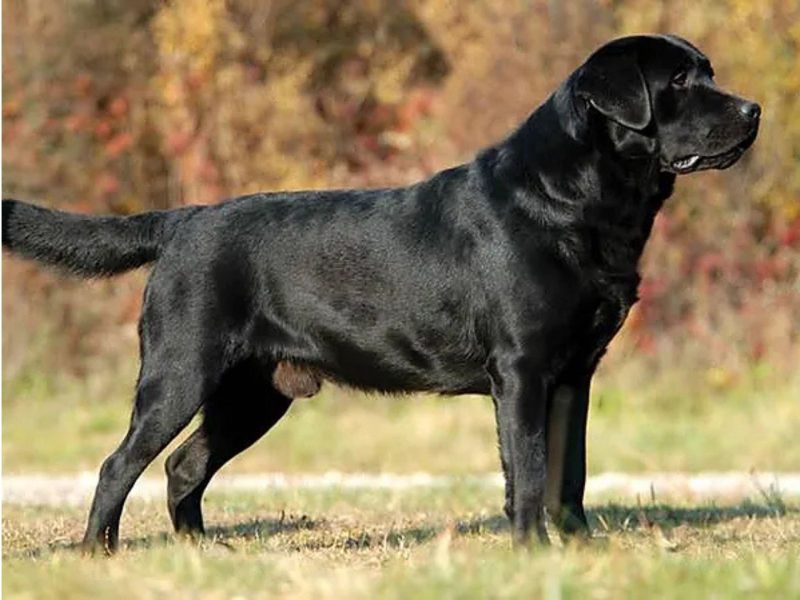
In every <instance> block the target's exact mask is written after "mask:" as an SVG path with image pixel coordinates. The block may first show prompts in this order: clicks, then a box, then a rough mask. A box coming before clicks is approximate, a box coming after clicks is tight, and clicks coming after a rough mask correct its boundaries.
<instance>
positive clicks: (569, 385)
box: [546, 372, 591, 536]
mask: <svg viewBox="0 0 800 600" xmlns="http://www.w3.org/2000/svg"><path fill="white" fill-rule="evenodd" d="M590 381H591V372H587V373H582V374H581V375H580V376H577V377H573V378H570V379H569V380H568V381H565V382H562V383H560V384H559V385H558V386H556V387H555V389H554V390H553V393H552V395H551V398H550V401H549V403H548V408H547V499H546V504H547V509H548V512H549V513H550V518H551V519H553V521H554V523H555V525H556V526H557V527H558V528H559V530H560V531H561V533H562V534H565V535H582V536H588V535H589V525H588V523H587V521H586V513H585V512H584V509H583V492H584V488H585V486H586V419H587V416H588V411H589V384H590Z"/></svg>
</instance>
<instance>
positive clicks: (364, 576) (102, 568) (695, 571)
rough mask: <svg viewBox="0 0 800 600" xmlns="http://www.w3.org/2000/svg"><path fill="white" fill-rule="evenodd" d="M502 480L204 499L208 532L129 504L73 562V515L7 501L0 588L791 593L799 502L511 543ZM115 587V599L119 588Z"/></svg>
mask: <svg viewBox="0 0 800 600" xmlns="http://www.w3.org/2000/svg"><path fill="white" fill-rule="evenodd" d="M499 504H500V498H499V497H498V490H496V489H487V488H485V487H475V486H469V485H461V484H454V485H453V486H452V487H449V488H445V489H435V490H433V489H432V490H425V489H423V490H419V489H417V490H407V491H368V492H367V491H355V490H350V491H282V492H270V493H268V494H261V495H258V496H255V495H251V494H218V493H216V494H215V493H211V494H209V499H208V501H207V503H206V513H207V516H208V521H209V524H210V525H212V527H211V530H210V533H211V535H212V538H213V541H209V542H205V543H203V544H202V545H200V546H197V545H194V544H192V543H190V542H176V541H174V540H173V539H172V537H171V536H170V535H168V534H167V532H168V530H169V526H168V521H167V517H166V511H165V510H164V508H163V507H162V506H161V504H160V503H153V502H137V501H134V502H132V503H131V505H130V507H129V509H128V511H127V513H126V515H125V517H124V518H123V525H122V527H123V538H124V539H125V540H126V541H125V547H124V549H123V550H122V551H121V552H120V554H118V555H117V556H115V557H113V558H111V559H98V558H95V559H89V558H84V557H81V556H80V555H79V554H78V553H77V552H75V551H74V550H73V549H72V548H71V547H70V545H71V543H72V542H73V541H74V540H77V539H79V538H80V535H81V532H82V527H83V524H84V517H85V514H84V512H85V511H84V510H82V509H74V508H58V509H54V508H48V509H43V508H30V507H20V506H14V505H11V506H6V507H5V508H4V515H3V538H4V539H3V541H4V560H3V592H4V597H7V598H58V599H62V598H69V597H83V596H92V597H98V598H105V597H109V598H110V597H114V598H119V597H123V596H124V597H126V598H156V597H158V598H164V597H169V598H197V597H203V598H234V597H236V598H257V597H273V596H278V597H287V598H305V597H315V598H320V597H327V598H334V597H335V598H341V597H347V598H350V597H364V598H367V597H375V596H376V595H380V596H383V597H389V598H412V597H413V598H488V597H494V598H503V597H521V598H538V597H541V598H561V597H565V598H624V597H630V598H647V597H653V598H681V599H682V600H685V599H686V598H795V597H800V552H799V551H798V549H800V506H796V505H789V506H785V505H784V504H783V503H781V502H757V503H743V504H737V505H732V506H703V507H698V506H689V505H685V504H682V503H680V502H676V503H675V504H673V505H670V506H663V505H655V504H645V505H644V506H636V505H635V504H634V505H632V506H620V505H615V504H609V503H607V502H605V501H602V500H599V501H597V503H596V504H595V505H594V506H593V508H592V510H591V513H590V519H591V521H592V523H593V526H594V528H595V530H596V532H597V536H598V537H597V539H595V540H594V541H593V542H592V543H590V544H576V545H572V544H570V545H568V546H566V547H553V548H550V549H545V550H541V549H536V550H533V551H531V552H515V551H513V550H512V549H511V548H510V541H509V532H508V528H507V525H506V521H505V519H504V518H502V517H501V516H500V514H499V512H498V506H499ZM120 594H122V596H121V595H120Z"/></svg>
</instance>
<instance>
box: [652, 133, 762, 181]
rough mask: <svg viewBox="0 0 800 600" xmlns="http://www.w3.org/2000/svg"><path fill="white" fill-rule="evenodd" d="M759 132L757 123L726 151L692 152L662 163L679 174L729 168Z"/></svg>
mask: <svg viewBox="0 0 800 600" xmlns="http://www.w3.org/2000/svg"><path fill="white" fill-rule="evenodd" d="M757 134H758V126H757V125H756V126H755V127H753V129H752V131H751V132H750V133H749V134H748V135H747V137H745V138H744V139H743V140H741V141H740V142H738V143H737V144H736V145H734V146H733V147H732V148H731V149H729V150H726V151H725V152H722V153H720V154H714V155H711V156H702V155H700V154H690V155H688V156H683V157H681V158H678V159H676V160H673V161H671V162H668V163H666V164H664V163H662V167H663V168H664V169H665V170H667V171H669V172H671V173H675V174H677V175H685V174H687V173H694V172H695V171H705V170H708V169H720V170H721V169H727V168H728V167H730V166H731V165H733V164H734V163H735V162H736V161H737V160H739V158H741V156H742V154H744V152H745V150H747V149H748V148H749V147H750V146H751V145H752V144H753V142H754V141H755V139H756V135H757Z"/></svg>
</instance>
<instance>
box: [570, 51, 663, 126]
mask: <svg viewBox="0 0 800 600" xmlns="http://www.w3.org/2000/svg"><path fill="white" fill-rule="evenodd" d="M575 93H576V94H577V95H578V96H579V97H581V98H584V99H585V100H586V101H588V102H589V103H590V104H591V105H592V106H593V107H594V108H595V109H597V110H598V111H599V112H600V113H601V114H603V115H604V116H606V117H607V118H609V119H612V120H613V121H616V122H617V123H619V124H620V125H624V126H625V127H628V128H630V129H644V128H645V127H647V125H648V124H649V123H650V119H651V118H652V111H651V109H650V93H649V92H648V89H647V84H646V83H645V81H644V76H643V75H642V71H641V69H639V65H638V64H637V62H636V54H635V53H634V52H633V51H632V50H631V49H630V48H626V47H606V48H601V49H600V50H598V51H597V52H595V53H594V54H593V55H592V56H590V57H589V59H588V60H587V61H586V62H585V63H584V64H583V66H582V67H581V68H580V70H579V71H578V75H577V80H576V82H575Z"/></svg>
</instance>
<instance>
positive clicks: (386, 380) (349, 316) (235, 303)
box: [2, 36, 760, 551]
mask: <svg viewBox="0 0 800 600" xmlns="http://www.w3.org/2000/svg"><path fill="white" fill-rule="evenodd" d="M713 76H714V73H713V70H712V68H711V65H710V63H709V61H708V59H707V58H706V57H705V56H704V55H703V54H702V52H700V51H699V50H698V49H697V48H695V47H694V46H692V45H691V44H690V43H688V42H686V41H685V40H682V39H680V38H677V37H674V36H635V37H627V38H623V39H618V40H615V41H612V42H611V43H609V44H607V45H605V46H603V47H601V48H600V49H599V50H597V51H596V52H595V53H594V54H592V55H591V56H590V57H589V59H588V60H587V61H586V62H585V63H584V64H583V65H582V66H581V67H579V68H578V69H577V70H576V71H575V72H574V73H572V75H570V76H569V77H568V78H567V80H566V81H565V82H564V83H563V84H562V85H561V86H559V88H558V89H557V90H556V91H555V92H554V93H553V95H552V96H551V97H550V98H549V99H548V100H547V101H546V102H545V103H544V104H542V105H541V106H540V107H539V108H538V109H536V111H535V112H534V113H533V114H531V115H530V117H528V119H527V120H526V121H525V122H524V123H523V124H522V125H521V126H520V127H519V128H518V129H516V130H515V131H514V132H513V133H511V134H510V135H509V136H508V138H506V139H505V140H503V141H502V142H500V143H498V144H496V145H495V146H492V147H490V148H487V149H485V150H483V151H482V152H480V153H479V154H478V156H477V158H476V159H475V160H474V161H472V162H470V163H468V164H465V165H461V166H458V167H455V168H452V169H448V170H446V171H442V172H441V173H437V174H436V175H434V176H433V177H431V178H430V179H427V180H426V181H422V182H420V183H417V184H415V185H412V186H409V187H405V188H397V189H376V190H363V191H352V190H348V191H320V192H295V193H270V194H254V195H250V196H243V197H240V198H236V199H234V200H231V201H229V202H225V203H222V204H219V205H217V206H209V207H188V208H182V209H178V210H173V211H166V212H150V213H145V214H139V215H133V216H129V217H113V216H112V217H89V216H78V215H72V214H65V213H62V212H57V211H53V210H48V209H45V208H39V207H35V206H32V205H30V204H26V203H22V202H18V201H15V200H4V201H3V218H2V230H3V245H4V246H5V247H7V248H9V249H10V250H12V251H14V252H17V253H19V254H21V255H22V256H25V257H28V258H31V259H34V260H38V261H40V262H42V263H46V264H50V265H57V266H60V267H63V268H66V269H68V270H70V271H72V272H73V273H76V274H78V275H83V276H106V275H113V274H116V273H121V272H123V271H127V270H129V269H133V268H135V267H138V266H140V265H144V264H146V263H151V262H154V263H155V265H154V267H153V271H152V274H151V275H150V279H149V282H148V284H147V288H146V290H145V295H144V308H143V312H142V318H141V322H140V327H139V333H140V337H141V371H140V374H139V380H138V384H137V390H136V400H135V404H134V409H133V416H132V419H131V424H130V429H129V430H128V433H127V435H126V436H125V439H124V440H123V441H122V443H121V444H120V446H119V448H117V450H115V451H114V452H113V453H112V454H111V455H110V456H109V457H108V459H107V460H106V461H105V462H104V463H103V466H102V468H101V469H100V480H99V483H98V485H97V491H96V494H95V497H94V501H93V503H92V508H91V514H90V516H89V523H88V526H87V530H86V535H85V537H84V544H85V547H87V548H88V549H94V548H98V547H100V548H103V549H105V550H106V551H112V550H113V549H114V548H115V547H116V546H117V543H118V530H119V519H120V514H121V512H122V507H123V503H124V502H125V498H126V496H127V495H128V492H129V491H130V489H131V487H132V486H133V484H134V482H135V481H136V479H137V477H139V475H140V474H141V473H142V471H143V469H144V468H145V467H146V466H147V465H148V464H149V463H150V462H151V461H152V460H153V459H154V458H155V457H156V455H157V454H158V453H159V452H161V451H162V450H163V449H164V447H165V446H167V444H168V443H169V442H170V441H171V440H172V439H173V438H174V437H175V436H176V435H177V434H178V432H180V431H181V430H182V429H183V428H184V427H185V426H186V425H187V424H188V423H189V421H190V420H191V419H192V417H193V416H194V415H195V414H196V413H197V412H198V411H199V410H200V409H203V410H204V421H203V423H202V425H201V426H200V427H199V428H198V429H197V430H196V431H195V432H194V433H193V434H192V435H191V436H190V437H189V438H188V439H187V440H186V442H184V443H183V445H181V446H180V447H179V448H178V449H177V450H176V451H175V452H174V453H173V454H172V455H171V456H170V457H169V458H168V459H167V462H166V471H167V475H168V479H169V482H168V504H169V512H170V515H171V517H172V522H173V524H174V526H175V529H176V530H177V531H179V532H186V533H190V534H201V533H202V532H203V518H202V513H201V497H202V495H203V492H204V490H205V488H206V486H207V485H208V483H209V481H210V480H211V478H212V477H213V475H214V473H215V472H216V471H217V470H218V469H219V468H220V467H222V465H224V464H225V463H226V462H227V461H229V460H230V459H231V458H232V457H234V456H236V455H237V454H238V453H240V452H241V451H242V450H244V449H245V448H247V447H248V446H250V445H251V444H253V443H254V442H255V441H256V440H258V439H259V438H260V437H261V436H262V435H264V433H266V432H267V431H268V430H269V429H270V428H271V427H272V426H273V425H274V424H275V423H276V422H277V421H278V420H279V419H280V418H281V417H282V416H283V414H284V413H285V412H286V410H287V409H288V408H289V405H290V404H291V403H292V399H293V398H296V397H300V396H307V395H312V394H314V393H315V392H316V391H317V389H318V388H319V385H320V382H321V381H322V380H323V379H329V380H332V381H335V382H339V383H342V384H345V385H347V386H352V387H353V388H358V389H366V390H376V391H378V392H390V393H391V392H418V391H432V392H440V393H443V394H462V393H476V394H491V396H492V398H493V400H494V406H495V412H496V417H497V429H498V435H499V441H500V455H501V459H502V465H503V471H504V473H505V479H506V489H505V512H506V514H507V515H508V517H509V519H510V520H511V523H512V530H513V537H514V539H515V540H516V541H517V542H521V543H525V542H526V541H528V539H529V533H530V530H531V528H533V529H534V530H535V531H536V533H537V534H538V537H539V539H540V540H542V541H546V540H547V533H546V530H545V525H544V516H545V506H547V508H548V513H549V514H550V515H551V517H552V518H553V519H554V521H555V523H556V524H557V525H558V527H559V528H560V529H561V531H563V532H565V533H586V532H587V531H588V527H587V523H586V516H585V514H584V510H583V492H584V483H585V479H586V465H585V439H584V438H585V433H586V417H587V409H588V401H589V383H590V380H591V378H592V374H593V373H594V371H595V367H596V366H597V363H598V361H599V360H600V357H601V356H602V354H603V353H604V351H605V349H606V346H607V345H608V343H609V341H610V340H611V338H612V337H613V336H614V335H615V333H616V332H617V331H618V330H619V328H620V326H621V325H622V322H623V321H624V319H625V317H626V315H627V314H628V311H629V310H630V308H631V306H632V305H633V304H634V303H635V302H636V299H637V295H636V294H637V285H638V283H639V275H638V273H637V263H638V262H639V257H640V255H641V254H642V250H643V248H644V245H645V242H646V241H647V238H648V236H649V234H650V229H651V226H652V224H653V219H654V217H655V215H656V213H657V211H658V210H659V208H660V207H661V205H662V203H663V202H664V201H665V200H666V199H667V198H668V197H669V196H670V194H671V193H672V189H673V184H674V181H675V176H676V175H678V174H685V173H691V172H694V171H699V170H702V169H724V168H726V167H729V166H730V165H732V164H733V163H734V162H736V161H737V159H738V158H739V157H740V156H741V155H742V153H743V152H744V151H745V150H746V149H747V148H748V147H749V146H750V145H751V144H752V143H753V141H754V139H755V137H756V133H757V130H758V124H759V116H760V108H759V106H758V105H757V104H755V103H753V102H749V101H746V100H743V99H741V98H738V97H736V96H733V95H730V94H727V93H725V92H723V91H722V90H720V89H719V88H717V86H716V85H715V83H714V80H713ZM546 490H547V494H545V491H546Z"/></svg>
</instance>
